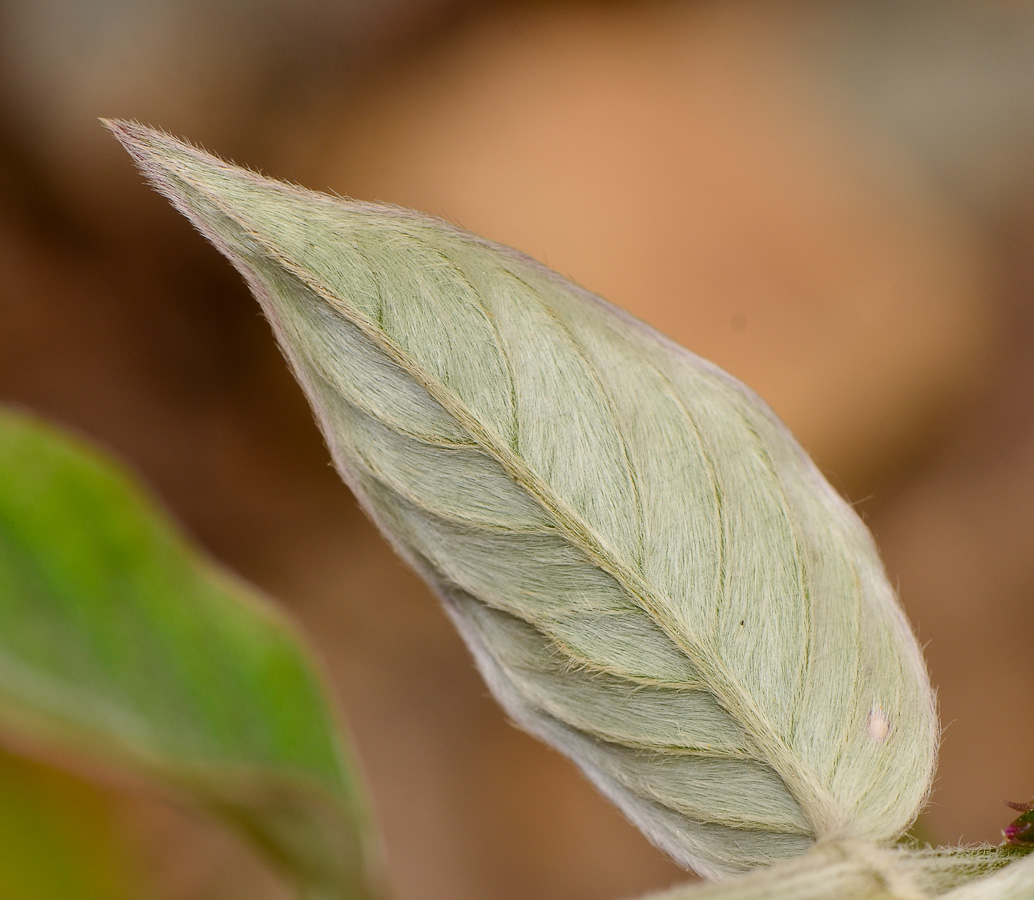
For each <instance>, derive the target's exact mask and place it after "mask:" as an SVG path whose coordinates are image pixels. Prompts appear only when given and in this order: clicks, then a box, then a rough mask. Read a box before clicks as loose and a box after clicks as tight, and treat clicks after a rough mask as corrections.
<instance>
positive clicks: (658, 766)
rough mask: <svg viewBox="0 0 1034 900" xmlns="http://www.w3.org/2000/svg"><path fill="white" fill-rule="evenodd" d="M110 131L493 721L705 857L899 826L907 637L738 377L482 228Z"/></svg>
mask: <svg viewBox="0 0 1034 900" xmlns="http://www.w3.org/2000/svg"><path fill="white" fill-rule="evenodd" d="M113 128H114V130H115V132H116V134H117V135H118V137H119V138H120V139H121V140H122V142H123V143H124V144H125V145H126V147H127V148H128V149H129V151H130V152H131V153H132V154H133V156H134V157H135V158H136V160H137V162H138V163H139V164H140V165H141V167H142V168H143V170H144V171H145V173H146V174H147V175H148V177H149V178H151V179H152V181H153V182H154V183H155V184H156V186H157V187H158V188H159V190H161V191H162V192H164V193H165V194H166V195H168V196H169V197H170V198H171V199H172V201H173V202H174V203H175V204H176V206H177V207H179V209H180V210H181V211H183V212H184V213H185V214H186V215H187V216H188V217H190V218H191V219H192V220H193V222H194V223H195V224H196V225H197V226H198V228H199V229H200V230H201V231H202V232H203V233H204V234H205V235H206V236H207V237H208V238H209V239H210V240H212V241H213V242H214V243H215V244H216V245H217V246H218V247H219V249H220V250H222V251H223V252H224V253H225V254H226V255H227V256H228V257H229V258H230V259H231V260H232V261H233V263H234V264H235V265H236V266H237V268H238V269H239V270H240V271H241V272H242V273H243V275H244V276H245V278H246V279H247V280H248V282H249V284H250V286H251V287H252V289H253V290H254V292H255V294H256V296H257V297H258V299H259V301H260V302H261V304H262V307H263V309H264V311H265V313H266V315H267V316H268V318H269V320H270V322H271V323H272V325H273V329H274V331H275V332H276V335H277V338H278V340H279V341H280V344H281V346H282V348H283V350H284V352H285V354H286V355H287V357H288V359H289V360H290V363H291V365H292V367H293V368H294V371H295V374H296V375H297V377H298V379H299V381H300V382H301V384H302V386H303V387H304V389H305V391H306V393H307V394H308V397H309V399H310V401H311V403H312V405H313V408H314V410H315V412H316V416H317V418H318V420H319V423H320V426H321V427H322V429H323V432H324V435H325V437H326V440H327V443H328V445H329V446H330V449H331V452H332V454H333V457H334V460H335V463H336V464H337V466H338V468H339V470H340V472H341V474H342V476H343V477H344V478H345V480H346V481H347V482H348V484H349V485H350V486H351V487H352V488H353V490H354V491H355V492H356V494H357V495H358V496H359V498H360V500H361V501H362V503H363V504H364V506H365V507H366V509H367V511H368V512H369V513H370V515H371V516H372V517H373V518H374V520H375V521H376V522H377V523H378V524H379V526H380V527H381V528H382V530H383V531H384V532H385V533H386V534H387V535H388V537H389V538H390V539H391V540H392V542H393V543H394V544H395V546H396V547H397V548H398V550H399V552H400V553H401V554H402V555H403V556H404V557H405V558H406V559H407V560H409V561H410V562H411V563H412V564H413V565H414V566H415V567H416V568H417V569H418V570H419V571H420V572H421V573H422V574H423V575H424V577H425V578H426V579H427V580H428V582H429V583H430V584H431V585H432V587H433V588H434V589H435V591H436V592H437V593H438V594H439V596H440V597H441V598H442V599H443V601H444V602H445V605H446V608H447V609H448V611H449V612H450V614H451V615H452V617H453V619H454V620H455V622H456V624H457V626H458V627H459V629H460V631H461V632H462V634H463V636H464V637H465V639H466V640H467V643H468V644H469V646H470V647H471V649H472V651H473V653H474V656H475V658H476V660H477V662H478V665H479V667H480V668H481V671H482V673H483V674H484V676H485V678H486V679H487V681H488V683H489V685H490V686H491V688H492V690H493V692H494V693H495V695H496V697H497V698H498V699H499V700H500V701H501V703H502V704H503V706H504V707H505V708H506V710H507V711H508V712H509V714H510V715H511V716H512V717H513V718H514V719H515V720H516V721H517V722H518V723H520V724H521V725H523V726H524V727H525V728H527V729H528V730H529V731H531V732H533V733H535V734H536V735H538V736H540V737H542V738H543V739H545V740H546V741H548V742H550V743H551V744H553V745H554V746H556V747H558V748H560V749H561V750H562V751H563V752H564V753H566V754H567V755H569V756H570V757H571V758H572V759H574V760H575V761H576V762H577V763H578V764H579V765H580V766H581V768H582V769H583V770H584V771H585V772H586V774H587V775H588V776H589V777H590V778H591V779H592V780H593V782H594V783H595V784H596V785H597V786H598V787H599V788H600V789H601V790H602V791H603V792H604V793H605V794H606V795H607V796H609V797H610V798H611V799H612V800H614V801H615V802H616V803H617V804H618V805H619V806H620V807H621V808H622V809H623V810H624V812H625V813H626V814H627V815H628V816H629V817H630V818H631V819H632V820H633V821H634V822H635V823H636V824H637V825H638V826H639V827H640V828H641V829H642V830H643V831H644V832H645V833H646V834H647V835H648V836H649V837H650V838H651V839H652V840H654V841H655V842H656V843H657V844H658V845H660V846H661V847H663V848H664V849H666V850H667V851H668V852H669V853H671V854H672V855H673V856H674V857H675V858H676V859H678V860H679V861H681V862H682V863H684V864H686V865H689V866H692V867H694V868H696V869H698V870H699V871H701V872H703V873H705V874H709V875H719V874H723V873H728V872H734V871H741V870H744V869H747V868H750V867H752V866H754V865H758V864H762V863H767V862H770V861H772V860H776V859H779V858H783V857H787V856H793V855H796V854H799V853H801V852H803V851H804V850H805V849H806V848H808V847H809V846H810V845H811V844H812V843H813V842H814V841H815V840H816V839H818V838H830V837H838V838H868V839H872V840H878V841H879V840H890V839H893V838H894V837H896V836H897V835H898V834H900V833H901V831H902V830H903V829H904V828H906V827H907V825H908V824H909V823H910V822H911V820H912V819H913V817H914V816H915V814H916V812H917V811H918V809H919V808H920V806H921V804H922V802H923V800H924V798H925V796H926V794H927V791H928V788H929V784H930V779H931V772H932V767H933V760H934V755H935V746H936V740H937V732H938V728H937V724H936V719H935V714H934V705H933V698H932V692H931V689H930V686H929V683H928V678H927V674H926V670H925V667H924V664H923V661H922V658H921V654H920V652H919V649H918V647H917V645H916V642H915V639H914V637H913V635H912V633H911V631H910V629H909V626H908V624H907V622H906V621H905V619H904V616H903V614H902V612H901V609H900V608H899V606H898V603H897V600H896V597H895V596H894V593H893V591H892V589H891V587H890V585H889V584H888V582H887V578H886V576H885V574H884V571H883V568H882V566H881V563H880V561H879V558H878V556H877V553H876V549H875V547H874V544H873V541H872V538H871V537H870V535H869V533H868V532H867V530H866V529H865V527H864V526H863V524H862V523H861V521H860V520H859V519H858V517H857V516H856V515H855V513H854V512H853V511H852V510H851V509H850V507H849V506H848V505H847V504H846V503H844V502H843V501H842V500H841V499H840V498H839V497H838V496H837V495H836V494H835V492H834V491H833V490H832V489H831V488H830V487H829V485H828V484H827V483H826V481H825V480H824V479H823V478H822V476H821V475H820V474H819V473H818V471H817V470H816V469H815V467H814V466H813V465H812V463H811V462H810V461H809V460H808V459H807V457H806V456H805V455H804V453H803V452H802V451H801V450H800V448H799V447H798V446H797V444H796V443H795V442H794V440H793V438H792V437H791V436H790V434H789V433H788V432H787V431H786V429H785V428H784V427H783V426H782V425H781V423H780V422H779V421H778V420H777V419H776V418H775V417H774V415H773V414H772V413H771V411H770V410H769V409H768V408H767V407H766V406H765V404H764V403H762V402H761V401H760V400H759V399H758V398H757V397H756V396H755V395H753V394H752V393H751V392H750V391H749V390H747V389H746V388H745V387H743V385H741V384H740V383H738V382H737V381H736V380H735V379H733V378H731V377H730V376H728V375H727V374H725V373H724V372H722V371H720V370H719V369H717V368H715V367H714V366H712V365H710V364H709V363H707V362H705V361H703V360H701V359H699V358H697V357H695V356H693V355H692V354H691V353H689V352H687V351H685V350H683V349H682V348H680V347H678V346H676V345H674V344H672V343H671V342H670V341H668V340H667V339H665V338H664V337H662V336H660V335H658V334H657V333H656V332H654V331H652V330H651V329H649V328H648V327H646V326H645V325H643V324H642V323H640V322H637V321H635V320H633V319H632V318H630V317H629V316H628V315H626V314H624V313H622V312H621V311H619V310H616V309H615V308H613V307H612V306H610V305H608V304H607V303H606V302H604V301H602V300H600V299H599V298H597V297H594V296H592V295H590V294H589V293H587V292H586V291H584V290H582V289H581V288H579V287H577V286H575V285H573V284H571V283H569V282H567V281H565V280H564V279H562V278H561V277H559V276H558V275H556V274H555V273H552V272H550V271H549V270H547V269H545V268H544V267H542V266H541V265H539V264H537V263H535V262H534V261H532V260H530V259H527V258H526V257H523V256H521V255H520V254H518V253H516V252H515V251H512V250H509V249H508V248H505V247H500V246H497V245H494V244H491V243H489V242H487V241H485V240H482V239H480V238H477V237H475V236H473V235H470V234H467V233H465V232H462V231H460V230H459V229H457V228H454V227H451V226H449V225H447V224H445V223H442V222H440V221H437V220H433V219H431V218H428V217H425V216H421V215H419V214H416V213H412V212H408V211H404V210H399V209H395V208H392V207H387V206H378V205H370V204H364V203H355V202H350V201H346V200H342V199H339V198H334V197H329V196H326V195H323V194H317V193H313V192H309V191H305V190H302V189H299V188H296V187H293V186H289V185H285V184H281V183H278V182H275V181H271V180H268V179H265V178H261V177H259V176H257V175H255V174H253V173H251V172H247V171H244V170H241V169H238V168H236V167H233V166H230V165H227V164H226V163H223V162H221V161H219V160H217V159H215V158H213V157H211V156H209V155H207V154H205V153H203V152H201V151H199V150H197V149H195V148H193V147H190V146H189V145H186V144H183V143H180V142H178V141H175V140H174V139H172V138H169V137H168V136H166V135H163V134H161V133H158V132H154V131H151V130H149V129H146V128H143V127H141V126H138V125H134V124H128V123H115V124H114V125H113Z"/></svg>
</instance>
